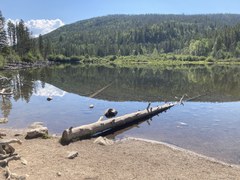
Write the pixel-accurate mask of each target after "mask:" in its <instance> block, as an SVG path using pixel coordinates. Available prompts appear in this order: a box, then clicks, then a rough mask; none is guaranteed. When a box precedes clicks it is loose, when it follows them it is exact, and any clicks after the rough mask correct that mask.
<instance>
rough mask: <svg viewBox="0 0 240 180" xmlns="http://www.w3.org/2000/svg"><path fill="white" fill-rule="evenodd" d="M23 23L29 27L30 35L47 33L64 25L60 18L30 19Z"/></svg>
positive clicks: (14, 21) (35, 35)
mask: <svg viewBox="0 0 240 180" xmlns="http://www.w3.org/2000/svg"><path fill="white" fill-rule="evenodd" d="M8 21H12V22H13V23H14V24H15V23H16V22H19V19H16V20H12V19H8V20H7V22H8ZM25 25H26V26H27V27H28V28H29V29H30V31H31V32H32V35H33V36H34V37H37V36H39V34H42V35H43V34H47V33H49V32H51V31H53V30H55V29H57V28H59V27H61V26H63V25H64V22H63V21H62V20H60V19H32V20H29V21H26V22H25Z"/></svg>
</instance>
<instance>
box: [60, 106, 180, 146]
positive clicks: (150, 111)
mask: <svg viewBox="0 0 240 180" xmlns="http://www.w3.org/2000/svg"><path fill="white" fill-rule="evenodd" d="M176 104H177V103H168V104H164V105H162V106H157V107H153V108H152V107H151V108H150V103H149V105H148V107H147V109H144V110H142V111H138V112H134V113H131V114H126V115H123V116H120V117H115V118H111V119H107V120H104V121H102V120H101V118H100V119H99V120H98V121H97V122H95V123H92V124H88V125H83V126H79V127H75V128H73V127H70V128H69V129H66V130H64V131H63V133H62V138H61V143H63V144H67V143H70V142H71V141H75V140H79V139H84V138H89V137H91V136H93V135H96V134H98V133H102V132H105V131H107V130H111V129H114V128H117V127H121V126H124V125H127V124H129V123H133V122H135V121H136V122H138V121H139V120H141V119H147V118H151V117H153V116H155V115H157V114H159V113H161V112H163V111H166V110H168V109H170V108H171V107H173V106H174V105H176Z"/></svg>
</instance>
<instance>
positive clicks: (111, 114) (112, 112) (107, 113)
mask: <svg viewBox="0 0 240 180" xmlns="http://www.w3.org/2000/svg"><path fill="white" fill-rule="evenodd" d="M117 113H118V112H117V110H116V109H112V108H109V109H107V110H106V111H105V113H104V115H105V116H106V117H107V118H111V117H114V116H116V115H117Z"/></svg>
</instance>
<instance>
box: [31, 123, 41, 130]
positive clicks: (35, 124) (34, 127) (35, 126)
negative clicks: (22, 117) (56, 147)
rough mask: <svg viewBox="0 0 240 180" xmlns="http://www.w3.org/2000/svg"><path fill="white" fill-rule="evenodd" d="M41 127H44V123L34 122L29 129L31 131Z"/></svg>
mask: <svg viewBox="0 0 240 180" xmlns="http://www.w3.org/2000/svg"><path fill="white" fill-rule="evenodd" d="M40 127H43V122H34V123H32V124H31V125H30V126H28V128H30V129H36V128H40Z"/></svg>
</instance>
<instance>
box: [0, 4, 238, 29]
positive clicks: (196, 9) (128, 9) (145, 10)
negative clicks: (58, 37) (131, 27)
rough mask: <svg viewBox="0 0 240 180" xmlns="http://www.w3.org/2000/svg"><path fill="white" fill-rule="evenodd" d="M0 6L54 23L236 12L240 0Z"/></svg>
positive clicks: (15, 15)
mask: <svg viewBox="0 0 240 180" xmlns="http://www.w3.org/2000/svg"><path fill="white" fill-rule="evenodd" d="M0 10H1V11H2V13H3V15H4V17H5V18H6V19H12V20H16V19H23V20H24V21H25V22H28V21H32V24H36V23H37V22H36V23H35V20H45V24H46V23H50V24H51V23H52V24H54V23H55V21H56V20H57V24H56V25H55V26H56V27H57V26H61V25H63V24H69V23H73V22H76V21H78V20H83V19H88V18H92V17H96V16H104V15H109V14H149V13H158V14H183V13H184V14H202V13H204V14H206V13H236V14H239V13H240V0H229V1H226V0H198V1H197V0H184V1H182V2H180V0H0ZM46 20H48V21H47V22H46ZM52 20H54V21H52ZM38 22H40V21H38ZM43 24H44V23H42V25H43ZM29 26H30V25H29ZM39 26H40V25H39Z"/></svg>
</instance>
